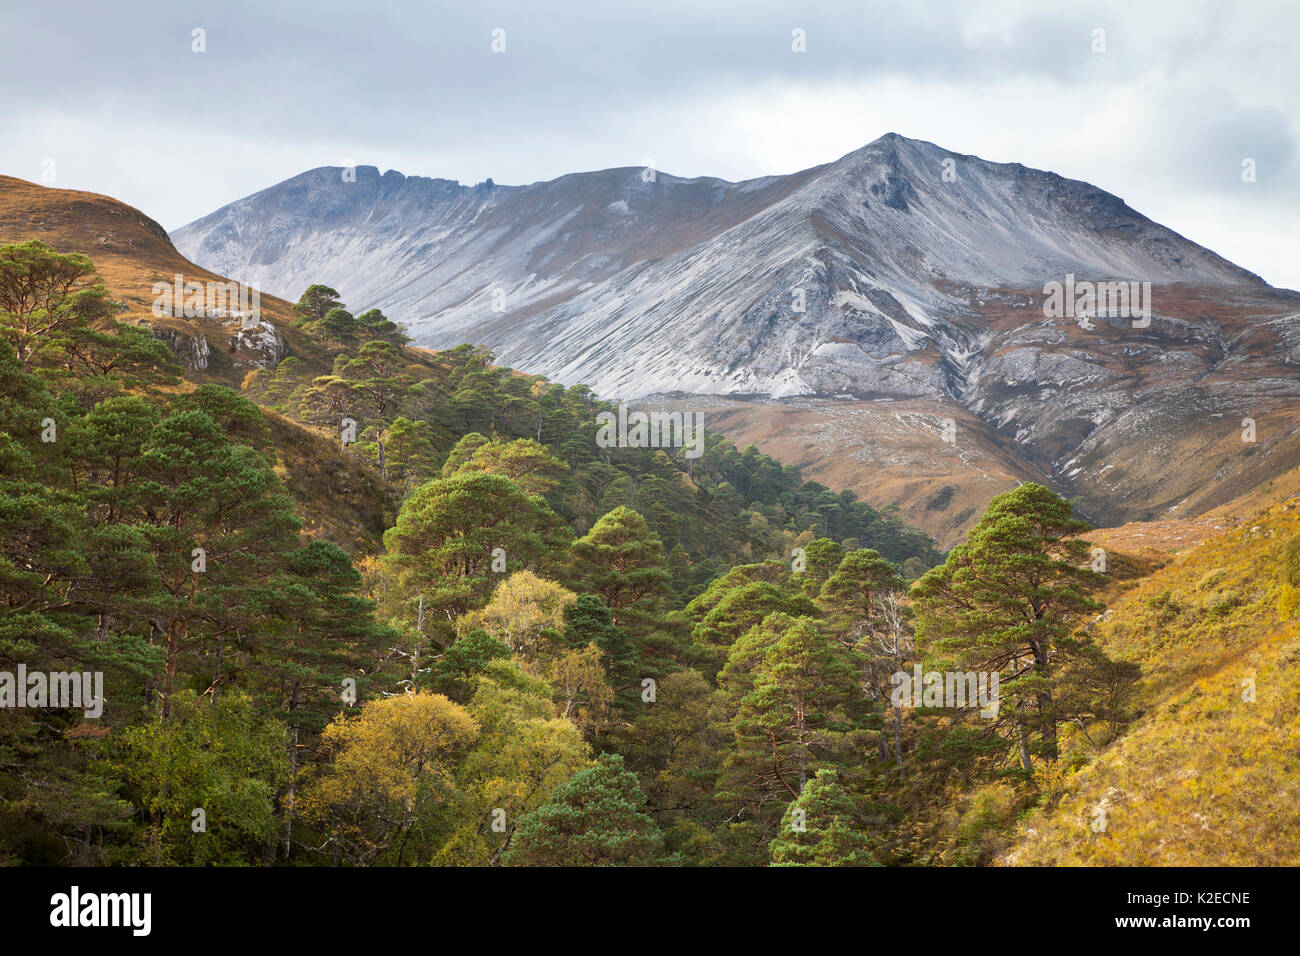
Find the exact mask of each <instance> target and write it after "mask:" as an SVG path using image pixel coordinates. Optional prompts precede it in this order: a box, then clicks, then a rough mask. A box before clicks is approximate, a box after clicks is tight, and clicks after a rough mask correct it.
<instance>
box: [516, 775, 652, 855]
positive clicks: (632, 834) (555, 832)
mask: <svg viewBox="0 0 1300 956" xmlns="http://www.w3.org/2000/svg"><path fill="white" fill-rule="evenodd" d="M644 804H645V795H644V794H643V793H642V792H641V786H640V783H639V782H638V781H637V778H636V774H634V773H632V772H631V771H630V770H627V769H625V768H624V766H623V758H622V757H620V756H618V755H617V754H601V756H600V758H599V759H598V760H597V761H596V764H595V766H593V767H590V768H588V769H586V770H580V771H578V772H577V773H576V774H574V775H573V777H572V778H571V779H570V780H569V781H568V782H567V783H565V784H564V785H563V786H561V787H560V788H559V789H558V790H557V791H556V792H555V794H554V796H552V797H551V799H550V800H549V801H547V802H546V803H545V804H543V805H542V806H540V807H538V808H537V809H536V810H534V811H533V812H532V813H530V814H528V815H527V816H526V817H524V819H523V821H522V822H521V823H520V824H519V829H518V830H517V831H516V832H515V835H514V841H513V842H512V844H511V847H510V849H509V850H508V851H507V852H506V854H505V857H504V859H505V862H507V863H509V864H510V865H512V866H648V865H653V864H655V863H658V862H660V854H661V851H662V847H663V834H662V833H661V832H660V830H659V827H658V826H657V825H656V824H655V822H654V821H653V820H652V819H650V817H649V816H647V815H646V814H645V813H644V812H643V807H644Z"/></svg>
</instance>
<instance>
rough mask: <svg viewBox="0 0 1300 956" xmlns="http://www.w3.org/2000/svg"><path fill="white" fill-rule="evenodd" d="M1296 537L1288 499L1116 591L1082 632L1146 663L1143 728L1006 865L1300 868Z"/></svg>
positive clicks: (1053, 810) (1027, 828) (1063, 792)
mask: <svg viewBox="0 0 1300 956" xmlns="http://www.w3.org/2000/svg"><path fill="white" fill-rule="evenodd" d="M1298 535H1300V500H1295V499H1293V500H1289V501H1287V502H1285V503H1283V504H1281V505H1276V506H1274V507H1271V508H1269V509H1268V510H1266V511H1264V512H1262V513H1260V514H1258V515H1256V516H1254V517H1253V518H1251V519H1249V520H1247V521H1245V522H1244V523H1242V524H1241V525H1240V526H1239V527H1237V528H1235V529H1233V530H1231V531H1228V532H1226V533H1223V534H1219V535H1216V536H1214V537H1212V538H1209V539H1208V540H1206V541H1204V542H1203V543H1201V544H1199V545H1198V546H1196V547H1194V548H1192V549H1190V550H1188V551H1185V552H1183V553H1181V554H1180V555H1179V556H1178V557H1177V558H1176V559H1175V560H1174V561H1172V562H1171V563H1169V564H1168V565H1167V566H1166V567H1163V568H1161V569H1160V570H1158V571H1156V572H1155V573H1154V574H1152V575H1151V576H1150V577H1149V578H1146V579H1144V580H1141V581H1137V582H1131V583H1130V586H1127V587H1124V588H1122V591H1121V593H1119V594H1117V595H1116V596H1115V598H1114V599H1113V600H1112V601H1111V602H1110V605H1109V607H1108V608H1107V610H1106V612H1105V613H1104V614H1103V615H1101V617H1100V618H1099V620H1097V621H1096V622H1095V623H1094V624H1093V625H1091V626H1090V627H1089V631H1090V632H1091V633H1092V634H1093V635H1094V636H1095V638H1096V640H1097V641H1098V642H1099V643H1100V644H1101V646H1102V647H1104V648H1105V649H1106V650H1107V651H1109V652H1110V653H1112V654H1114V655H1116V656H1117V657H1118V658H1120V659H1123V660H1129V661H1133V662H1136V663H1138V664H1140V665H1141V667H1142V672H1143V676H1142V680H1141V682H1140V685H1139V690H1138V694H1137V701H1136V707H1137V709H1138V712H1139V714H1140V716H1139V717H1138V719H1137V721H1136V722H1135V724H1134V725H1133V727H1132V728H1131V729H1130V730H1129V731H1128V733H1126V734H1125V735H1124V736H1122V737H1121V738H1119V739H1118V740H1117V741H1115V742H1113V743H1111V744H1109V746H1107V747H1105V748H1104V749H1103V750H1102V751H1101V752H1100V753H1098V754H1097V755H1096V756H1093V757H1090V758H1088V759H1082V760H1081V761H1080V762H1079V765H1078V766H1077V768H1072V769H1073V772H1072V773H1070V774H1069V775H1068V776H1067V777H1066V778H1065V779H1064V780H1063V781H1061V782H1060V783H1059V788H1060V791H1059V793H1058V794H1055V795H1054V799H1053V800H1051V801H1050V802H1049V806H1048V807H1047V808H1045V809H1040V810H1038V811H1035V812H1032V813H1030V814H1028V815H1027V816H1026V817H1025V818H1024V819H1023V820H1021V821H1020V823H1019V824H1018V825H1017V826H1016V828H1015V836H1014V838H1013V840H1012V842H1011V845H1010V847H1009V848H1008V849H1006V850H1005V851H1004V852H1003V853H1002V855H1001V857H1000V862H1001V863H1003V864H1006V865H1060V864H1070V865H1123V866H1175V865H1193V866H1207V865H1230V866H1242V865H1247V866H1258V865H1268V866H1295V865H1296V864H1297V863H1298V862H1300V849H1298V848H1300V812H1298V811H1297V809H1296V808H1297V803H1298V802H1300V789H1298V788H1300V783H1298V781H1300V750H1298V749H1297V742H1298V741H1300V624H1298V623H1297V619H1296V618H1295V616H1294V611H1295V605H1294V598H1292V601H1291V604H1290V605H1289V606H1288V607H1280V598H1281V595H1282V592H1283V591H1284V590H1285V588H1286V587H1287V586H1290V587H1292V588H1294V581H1295V580H1296V578H1297V577H1300V562H1298V561H1297V558H1296V557H1295V548H1294V544H1295V542H1296V540H1297V536H1298ZM1288 548H1289V551H1288ZM1288 554H1290V557H1288ZM1292 594H1293V595H1294V591H1293V592H1292ZM1098 807H1102V808H1103V812H1104V815H1105V827H1104V830H1102V831H1101V832H1095V831H1094V829H1093V827H1094V825H1095V824H1096V823H1097V821H1099V820H1100V819H1101V818H1100V816H1099V815H1098V812H1097V809H1096V808H1098Z"/></svg>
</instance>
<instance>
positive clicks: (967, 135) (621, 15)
mask: <svg viewBox="0 0 1300 956" xmlns="http://www.w3.org/2000/svg"><path fill="white" fill-rule="evenodd" d="M498 28H499V29H502V30H504V31H505V33H504V38H505V51H504V52H501V53H496V52H493V50H492V44H493V31H494V30H496V29H498ZM196 29H202V30H203V31H205V33H204V38H205V42H206V48H207V49H206V52H203V53H196V52H193V50H192V47H193V45H194V42H195V41H194V39H193V31H194V30H196ZM794 30H802V31H804V35H805V36H806V52H803V53H796V52H794V51H793V50H792V48H791V47H792V31H794ZM1097 30H1104V31H1105V32H1104V46H1105V50H1104V52H1094V47H1095V46H1096V45H1097V43H1098V36H1099V35H1098V34H1097V33H1096V32H1095V31H1097ZM0 38H3V50H4V56H5V61H6V62H5V73H6V79H5V82H4V84H3V87H2V88H0V173H5V174H8V175H13V176H18V177H21V178H24V179H29V180H33V181H37V182H39V181H42V176H43V174H46V175H48V174H49V173H50V172H52V173H53V176H54V185H57V186H61V187H69V188H75V189H88V190H93V191H95V192H101V193H106V194H108V195H111V196H114V197H116V198H118V199H121V200H123V201H125V202H128V203H130V204H132V205H134V206H137V207H139V208H140V209H142V210H144V211H145V212H146V213H147V214H148V215H150V216H152V217H153V218H155V219H157V220H158V221H159V222H161V223H162V224H163V225H164V226H166V227H167V228H169V229H174V228H176V227H177V226H180V225H182V224H184V223H186V222H189V221H191V220H193V219H196V218H198V217H200V216H202V215H205V214H206V213H209V212H211V211H212V210H214V209H216V208H218V207H219V206H221V205H224V204H225V203H227V202H230V201H231V200H234V199H238V198H240V197H242V196H245V195H248V194H249V193H253V192H256V191H258V190H259V189H263V188H265V187H267V186H270V185H272V184H274V183H276V182H279V181H281V180H283V179H286V178H288V177H290V176H293V175H295V174H296V173H299V172H302V171H303V170H306V169H310V168H312V167H315V166H325V165H344V164H345V163H349V162H355V163H360V164H367V165H374V166H378V167H379V168H380V169H381V170H384V169H398V170H401V171H402V172H404V173H407V174H413V175H425V176H438V177H444V178H448V179H458V180H460V181H462V182H466V183H474V182H479V181H482V180H483V179H486V178H488V177H491V178H492V179H494V180H495V181H496V182H497V183H501V184H516V183H527V182H534V181H537V180H544V179H550V178H553V177H555V176H559V175H562V174H564V173H568V172H575V171H579V170H588V169H601V168H605V167H610V166H631V165H640V164H642V163H643V162H645V161H647V160H653V162H654V163H655V165H656V166H657V167H658V168H659V169H661V170H664V171H667V172H670V173H674V174H677V175H683V176H696V175H713V176H721V177H724V178H727V179H733V180H734V179H744V178H748V177H753V176H760V175H765V174H770V173H787V172H793V171H795V170H797V169H801V168H805V167H808V166H814V165H818V164H820V163H825V162H829V161H831V160H834V159H836V158H838V157H839V156H841V155H843V154H844V153H847V152H850V151H851V150H854V149H856V148H858V147H860V146H862V145H864V144H865V143H868V142H870V141H871V140H873V139H875V138H877V137H878V136H880V135H882V134H884V133H886V132H890V131H894V132H898V133H901V134H903V135H905V136H912V137H917V138H920V139H926V140H930V141H932V142H935V143H938V144H939V145H940V146H943V147H945V148H947V149H951V150H954V151H957V152H963V153H974V154H976V155H978V156H981V157H983V158H985V159H990V160H995V161H999V162H1020V163H1024V164H1025V165H1027V166H1033V167H1037V168H1041V169H1049V170H1053V171H1055V172H1058V173H1061V174H1062V175H1066V176H1070V177H1073V178H1077V179H1083V180H1087V181H1088V182H1091V183H1094V184H1096V185H1098V186H1100V187H1102V188H1103V189H1106V190H1109V191H1111V192H1113V193H1115V194H1117V195H1119V196H1120V197H1122V198H1123V199H1124V200H1126V201H1127V202H1128V203H1129V205H1131V206H1133V207H1134V208H1136V209H1137V210H1138V211H1139V212H1142V213H1144V214H1146V215H1148V216H1150V217H1151V218H1152V219H1155V220H1156V221H1158V222H1161V223H1163V224H1165V225H1167V226H1169V227H1171V228H1173V229H1175V230H1177V231H1178V232H1181V233H1182V234H1184V235H1185V236H1187V237H1188V238H1190V239H1192V240H1194V241H1196V242H1199V243H1201V244H1203V245H1206V246H1208V247H1210V248H1211V249H1213V250H1215V251H1216V252H1218V253H1220V254H1222V255H1224V256H1226V257H1227V258H1229V259H1231V260H1233V261H1234V262H1236V263H1238V264H1239V265H1241V266H1244V267H1245V268H1247V269H1250V270H1251V271H1254V272H1257V273H1259V274H1260V275H1262V276H1263V277H1264V278H1265V279H1266V280H1268V281H1269V282H1271V283H1273V284H1274V285H1279V286H1287V287H1290V288H1300V225H1298V215H1297V214H1298V213H1300V155H1298V153H1297V146H1296V142H1297V135H1298V134H1300V4H1298V3H1296V2H1294V0H1291V2H1283V0H1278V2H1264V0H1260V2H1239V3H1228V2H1196V0H1179V2H1169V3H1161V2H1142V3H1133V4H1130V3H1118V2H1115V3H1105V2H1099V3H1062V2H1053V3H1043V2H1037V0H990V2H961V3H957V2H934V3H927V2H919V0H888V2H883V3H876V2H864V0H854V2H840V0H803V2H790V3H784V2H765V0H736V2H732V0H656V2H653V3H650V2H647V3H630V2H615V0H566V2H561V3H548V2H545V0H520V2H493V0H474V2H465V3H454V2H427V0H426V2H423V3H415V2H408V3H396V2H387V3H386V2H382V0H346V2H332V0H313V2H310V3H275V2H273V0H259V2H250V3H242V2H218V0H211V2H194V0H173V2H162V0H159V2H134V3H131V2H117V3H108V2H95V0H87V2H84V3H72V2H61V0H42V2H38V3H23V4H21V5H19V3H18V0H0ZM1244 159H1253V160H1254V161H1255V171H1256V181H1255V182H1253V183H1245V182H1243V181H1242V162H1243V160H1244Z"/></svg>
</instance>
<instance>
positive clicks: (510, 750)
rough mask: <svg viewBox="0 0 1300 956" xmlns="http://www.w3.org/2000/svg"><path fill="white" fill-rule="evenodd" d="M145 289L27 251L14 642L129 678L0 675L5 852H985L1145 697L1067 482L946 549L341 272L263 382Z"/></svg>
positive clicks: (73, 261)
mask: <svg viewBox="0 0 1300 956" xmlns="http://www.w3.org/2000/svg"><path fill="white" fill-rule="evenodd" d="M122 311H123V309H122V307H121V305H120V304H119V303H117V302H115V301H114V299H113V297H112V296H111V294H110V293H109V291H108V289H107V288H106V287H105V286H104V285H103V283H102V282H101V281H100V280H99V279H98V277H97V275H96V269H95V265H94V263H93V262H92V261H91V260H90V259H89V258H87V257H86V256H84V255H80V254H77V253H61V252H57V251H54V250H52V249H50V248H49V247H47V246H45V245H43V244H42V243H40V242H26V243H19V244H13V245H9V246H4V247H0V337H3V339H4V345H3V346H0V396H2V400H0V608H3V613H2V614H0V671H3V672H16V671H17V668H18V667H19V666H20V665H21V666H22V667H23V668H25V671H26V672H27V673H43V674H50V675H55V674H66V673H70V672H93V673H96V674H102V681H103V684H102V687H103V691H102V704H103V708H102V713H101V714H99V715H98V716H94V717H91V716H88V714H87V713H86V712H85V711H84V710H82V709H78V708H75V707H55V708H51V707H45V708H33V707H24V706H18V705H16V703H15V702H14V701H12V700H5V699H4V696H5V686H6V685H0V704H6V705H7V706H0V771H2V772H0V863H6V864H38V865H61V864H74V865H103V864H109V865H279V866H287V865H294V866H325V865H348V866H404V865H435V866H441V865H451V866H498V865H505V866H568V865H634V866H660V865H665V866H666V865H677V866H707V865H727V866H768V865H772V866H802V865H814V866H877V865H925V864H957V865H961V864H982V863H987V862H989V861H990V855H991V850H990V846H989V844H988V841H987V840H986V836H987V831H988V830H989V828H990V827H993V826H1002V825H1006V824H1007V823H1008V822H1009V821H1010V820H1011V819H1012V818H1013V817H1014V816H1015V815H1016V814H1018V813H1020V812H1022V811H1025V810H1027V809H1030V808H1032V807H1033V806H1035V805H1037V804H1039V803H1040V802H1041V801H1043V800H1044V799H1047V798H1048V797H1049V796H1050V795H1051V794H1052V793H1054V792H1055V790H1056V789H1059V782H1060V779H1061V777H1062V775H1063V774H1064V773H1066V772H1067V769H1068V768H1070V767H1077V766H1078V765H1079V764H1080V763H1081V762H1082V761H1083V760H1084V759H1086V756H1085V755H1087V754H1091V753H1094V752H1095V751H1096V748H1098V747H1099V746H1102V745H1104V744H1105V743H1106V742H1108V741H1111V740H1113V739H1115V738H1116V737H1117V736H1118V735H1120V734H1121V733H1122V730H1123V728H1124V727H1125V726H1126V725H1127V723H1128V722H1129V721H1131V720H1132V719H1133V716H1134V714H1133V711H1132V707H1131V704H1132V700H1133V692H1134V687H1135V682H1136V680H1137V678H1138V676H1139V668H1138V666H1137V665H1136V664H1135V663H1133V662H1131V661H1124V660H1119V659H1115V658H1113V657H1112V656H1110V655H1108V654H1107V653H1106V651H1105V650H1103V648H1102V647H1101V645H1100V644H1098V643H1097V642H1095V641H1094V640H1092V639H1091V637H1090V636H1089V633H1088V631H1087V629H1086V628H1081V627H1080V625H1081V624H1084V623H1086V622H1088V621H1090V620H1093V619H1096V618H1097V617H1098V616H1099V615H1101V614H1102V612H1103V611H1104V603H1103V601H1104V599H1105V597H1106V595H1107V593H1109V592H1108V588H1110V587H1111V584H1112V582H1113V580H1114V577H1115V575H1116V574H1120V573H1123V568H1119V567H1112V568H1110V569H1105V568H1100V569H1099V567H1098V565H1097V561H1096V558H1095V549H1093V548H1092V547H1091V546H1090V544H1089V543H1088V542H1087V541H1086V539H1085V537H1082V536H1083V535H1085V534H1086V532H1087V530H1088V528H1087V525H1086V524H1085V523H1084V522H1082V521H1080V520H1078V519H1077V518H1076V517H1074V515H1073V513H1072V509H1071V506H1070V503H1069V502H1067V501H1065V500H1063V499H1062V498H1060V497H1058V496H1057V495H1056V494H1054V493H1053V492H1052V491H1050V490H1049V489H1047V488H1045V487H1043V486H1041V485H1037V484H1032V483H1026V484H1022V485H1020V486H1019V487H1017V488H1015V489H1013V490H1011V491H1009V492H1006V493H1004V494H1002V495H999V496H998V497H996V498H995V499H994V500H993V501H992V502H991V503H990V504H989V506H988V509H987V511H986V512H985V513H984V515H983V517H982V518H981V519H980V520H979V521H978V523H977V524H976V525H975V527H974V528H973V529H972V530H971V531H970V533H969V535H968V536H967V539H966V541H965V543H963V544H961V545H959V546H957V547H956V548H954V549H953V550H952V551H951V552H949V553H947V554H944V553H943V552H941V551H940V550H938V549H937V548H936V546H935V544H934V542H933V541H931V540H930V539H929V538H928V537H927V536H926V535H925V534H923V533H922V532H920V531H918V530H915V529H913V528H909V527H907V526H906V525H905V524H904V523H903V522H902V521H901V520H899V518H898V516H897V513H896V510H893V509H889V508H883V509H879V510H878V509H875V508H873V507H871V506H870V505H868V504H867V503H866V502H864V501H861V500H858V498H857V497H856V496H855V495H854V494H853V493H852V492H848V491H841V492H836V491H835V490H833V489H830V488H826V487H823V486H821V485H818V484H816V483H813V482H805V481H802V480H801V478H800V476H799V472H798V470H797V469H796V468H793V467H790V466H782V465H780V464H779V463H778V462H776V461H774V460H773V459H771V458H769V457H766V456H764V455H762V454H760V453H759V452H758V450H757V449H755V448H754V447H753V446H750V447H748V448H745V449H738V448H736V447H735V446H734V445H732V444H731V443H729V442H728V441H726V440H725V439H723V438H721V437H720V436H718V435H716V434H713V433H709V434H708V435H707V438H706V442H705V447H704V450H703V453H702V454H701V455H700V456H699V457H689V456H687V455H685V454H683V449H681V448H674V447H662V448H632V447H615V448H604V447H601V446H600V444H599V443H598V442H597V441H596V432H597V429H598V427H599V426H598V424H597V416H598V415H599V414H600V413H602V412H607V411H610V410H611V409H612V408H613V406H612V405H611V404H610V403H609V402H605V401H602V400H600V399H598V398H597V397H596V396H595V395H594V394H593V393H592V392H591V391H590V389H587V388H585V387H583V386H580V385H579V386H572V387H564V386H561V385H558V384H555V383H552V382H549V381H546V380H545V379H543V378H541V377H538V376H535V375H528V374H526V373H523V372H519V371H515V370H512V369H508V368H503V367H500V366H497V365H495V364H494V360H493V356H492V355H491V354H490V353H489V352H487V351H486V350H484V349H482V348H477V347H474V346H470V345H463V346H460V347H458V348H454V349H450V350H447V351H441V352H431V351H428V350H424V349H418V348H414V347H412V346H411V345H410V344H409V342H408V340H407V338H406V336H405V334H404V332H403V330H402V329H401V328H400V327H399V326H398V325H396V324H395V323H393V322H391V321H390V320H389V319H387V318H386V317H385V316H384V315H383V314H382V313H381V312H379V311H378V310H374V309H371V310H369V311H362V312H360V314H355V315H354V314H353V313H352V312H351V311H349V310H348V307H347V305H346V304H345V303H343V302H342V301H340V300H339V296H338V293H336V292H335V291H334V290H332V289H329V288H327V287H325V286H323V285H313V286H311V287H310V288H308V289H307V290H306V291H305V292H304V294H303V295H302V297H301V299H300V300H299V301H298V303H297V304H296V306H294V310H293V311H294V316H295V318H294V321H293V326H294V330H295V333H296V335H297V336H298V338H297V339H296V340H295V341H296V342H301V343H307V345H305V346H302V347H299V348H297V349H296V350H295V352H293V353H291V354H290V355H289V357H287V358H285V359H284V360H283V361H281V362H280V363H279V364H278V365H277V366H276V367H274V368H257V369H253V370H251V371H249V372H248V373H247V374H246V376H245V377H244V378H243V381H242V383H241V385H240V387H239V388H237V389H236V388H232V387H229V386H228V385H227V384H221V383H219V382H215V381H204V380H202V376H198V375H194V374H192V373H190V372H189V371H187V370H186V369H184V368H182V367H181V366H180V365H179V364H177V362H176V361H175V357H174V355H173V354H172V352H171V351H170V349H169V348H168V346H167V344H166V343H165V342H164V341H162V340H161V339H160V338H158V337H156V336H155V335H154V334H153V333H152V332H151V331H150V330H149V329H148V328H146V327H143V326H141V325H139V324H132V323H128V322H123V321H121V320H120V319H119V316H120V314H121V312H122ZM682 411H686V412H689V409H682ZM913 672H916V673H918V674H919V673H926V674H929V673H939V674H941V677H940V680H939V682H938V684H935V685H934V687H935V693H934V694H933V695H931V694H929V693H926V694H921V693H918V694H917V695H915V696H916V698H917V699H907V700H904V699H900V697H899V696H898V695H897V693H895V691H896V690H897V688H898V685H899V682H898V680H897V679H896V675H899V674H902V673H907V674H911V673H913ZM954 673H957V674H961V675H972V677H973V675H987V674H996V675H998V677H999V678H1000V680H999V682H998V684H997V686H998V696H997V705H996V706H995V707H993V708H988V707H985V708H983V709H981V708H980V706H979V704H978V702H977V701H975V700H974V699H970V700H966V701H963V702H961V703H959V704H957V705H955V706H954V704H953V703H952V701H951V700H949V699H948V696H950V695H948V696H945V694H944V693H942V691H943V688H942V687H941V686H939V685H940V684H942V675H943V674H947V675H952V674H954ZM918 683H919V681H918ZM949 683H951V681H949ZM7 686H9V694H10V696H11V697H12V696H14V695H21V694H23V693H25V692H26V691H27V688H24V687H20V686H16V685H7ZM931 686H932V685H931V684H930V682H929V679H928V678H927V682H926V687H927V689H929V688H931ZM990 710H992V713H990ZM959 802H960V805H961V806H962V808H963V809H962V810H961V811H960V812H958V811H956V810H954V807H955V806H957V805H958V803H959Z"/></svg>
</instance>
